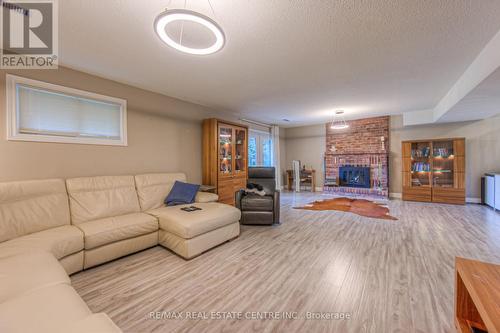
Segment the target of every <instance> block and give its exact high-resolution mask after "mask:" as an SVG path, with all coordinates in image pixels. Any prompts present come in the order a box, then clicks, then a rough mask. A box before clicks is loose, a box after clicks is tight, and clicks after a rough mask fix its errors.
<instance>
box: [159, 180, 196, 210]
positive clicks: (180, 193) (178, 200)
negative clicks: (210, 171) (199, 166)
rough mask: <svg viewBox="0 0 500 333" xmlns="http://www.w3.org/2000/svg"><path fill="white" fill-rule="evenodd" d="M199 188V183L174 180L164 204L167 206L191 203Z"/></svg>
mask: <svg viewBox="0 0 500 333" xmlns="http://www.w3.org/2000/svg"><path fill="white" fill-rule="evenodd" d="M199 188H200V185H196V184H188V183H183V182H179V181H176V182H175V184H174V186H173V187H172V190H170V193H169V194H168V195H167V197H166V198H165V204H166V205H167V206H175V205H183V204H190V203H193V202H194V197H195V196H196V193H197V192H198V189H199Z"/></svg>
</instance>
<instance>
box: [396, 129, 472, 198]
mask: <svg viewBox="0 0 500 333" xmlns="http://www.w3.org/2000/svg"><path fill="white" fill-rule="evenodd" d="M402 155H403V168H402V169H403V170H402V171H403V177H402V178H403V200H411V201H425V202H441V203H451V204H464V203H465V139H463V138H455V139H435V140H415V141H403V142H402Z"/></svg>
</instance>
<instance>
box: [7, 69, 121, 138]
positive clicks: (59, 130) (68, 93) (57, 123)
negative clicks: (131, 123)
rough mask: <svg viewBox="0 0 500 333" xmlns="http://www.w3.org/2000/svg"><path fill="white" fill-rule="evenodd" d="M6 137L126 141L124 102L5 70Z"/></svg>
mask: <svg viewBox="0 0 500 333" xmlns="http://www.w3.org/2000/svg"><path fill="white" fill-rule="evenodd" d="M6 83H7V84H6V86H7V139H8V140H14V141H37V142H57V143H75V144H95V145H114V146H126V145H127V102H126V101H125V100H123V99H119V98H114V97H109V96H103V95H99V94H94V93H90V92H87V91H83V90H77V89H72V88H68V87H63V86H58V85H55V84H50V83H46V82H41V81H36V80H31V79H26V78H22V77H19V76H14V75H10V74H7V77H6Z"/></svg>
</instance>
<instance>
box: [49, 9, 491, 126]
mask: <svg viewBox="0 0 500 333" xmlns="http://www.w3.org/2000/svg"><path fill="white" fill-rule="evenodd" d="M169 2H170V1H169V0H147V1H138V0H105V1H103V0H64V1H60V2H59V3H60V30H59V31H60V55H61V63H62V64H64V65H66V66H68V67H72V68H75V69H79V70H83V71H86V72H89V73H92V74H96V75H99V76H103V77H106V78H110V79H114V80H117V81H120V82H124V83H128V84H131V85H134V86H138V87H141V88H145V89H148V90H152V91H156V92H160V93H163V94H166V95H169V96H173V97H177V98H180V99H183V100H187V101H191V102H194V103H198V104H202V105H206V106H209V107H212V108H214V109H217V110H226V111H231V112H234V113H237V114H239V115H240V116H243V117H246V118H250V119H254V120H260V121H263V122H270V123H279V124H284V125H288V126H295V125H303V124H309V123H318V122H322V121H326V120H329V119H331V116H332V114H333V111H334V110H335V109H345V111H346V117H347V118H359V117H365V116H366V117H369V116H375V115H386V114H399V113H402V112H405V111H412V110H424V109H429V108H432V107H434V106H435V105H436V104H437V103H438V102H439V100H440V99H441V98H442V97H443V96H444V95H445V94H446V93H447V91H448V90H449V89H450V87H451V86H452V85H453V84H454V83H455V81H457V79H458V78H459V77H460V76H461V74H462V73H463V72H464V71H465V70H466V68H467V66H468V65H469V64H470V63H471V62H472V61H473V60H474V58H475V57H476V56H477V55H478V53H479V52H480V51H481V50H482V48H483V47H484V46H485V45H486V43H487V42H488V41H489V40H490V39H491V38H492V37H493V36H494V35H495V33H496V32H497V31H498V30H499V29H500V19H499V17H500V1H499V0H430V1H424V0H368V1H361V0H337V1H332V0H310V1H305V0H272V1H271V0H266V1H264V0H251V1H250V0H211V2H212V5H213V7H214V9H215V19H216V21H218V23H219V24H220V25H221V26H222V27H223V29H224V31H225V33H226V37H227V42H226V47H225V48H224V49H223V50H222V51H221V52H219V53H217V54H214V55H210V56H202V57H200V56H191V55H185V54H181V53H178V52H177V51H175V50H173V49H171V48H169V47H168V46H166V45H164V44H162V43H161V42H160V41H159V40H158V38H157V36H156V35H155V33H154V31H153V21H154V19H155V17H156V16H157V15H158V14H159V13H161V12H162V11H163V10H164V9H165V7H166V6H167V5H168V4H169ZM187 4H188V5H187V7H188V8H189V9H194V10H197V11H200V12H201V13H203V14H206V15H209V16H212V17H213V15H212V13H211V11H210V7H209V6H208V2H207V1H206V0H196V1H195V0H190V1H189V0H188V1H187ZM183 6H184V0H172V1H171V7H175V8H182V7H183ZM193 40H196V38H195V37H193ZM283 118H287V119H290V120H291V122H290V123H288V124H287V123H283V122H282V121H281V119H283Z"/></svg>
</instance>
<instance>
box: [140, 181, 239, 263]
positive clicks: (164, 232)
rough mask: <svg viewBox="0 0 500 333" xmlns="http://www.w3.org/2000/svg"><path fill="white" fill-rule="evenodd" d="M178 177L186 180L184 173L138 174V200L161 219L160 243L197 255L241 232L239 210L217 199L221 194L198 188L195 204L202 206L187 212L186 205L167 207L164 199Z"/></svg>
mask: <svg viewBox="0 0 500 333" xmlns="http://www.w3.org/2000/svg"><path fill="white" fill-rule="evenodd" d="M175 181H183V182H185V181H186V176H185V175H184V174H182V173H177V174H175V173H163V174H144V175H137V176H135V183H136V187H137V194H138V196H139V203H140V205H141V209H142V211H143V212H145V213H147V214H150V215H152V216H155V217H157V218H158V221H159V228H160V230H159V235H158V240H159V244H160V245H162V246H164V247H166V248H168V249H170V250H172V251H174V252H175V253H177V254H178V255H180V256H181V257H183V258H185V259H191V258H193V257H196V256H197V255H199V254H201V253H203V252H205V251H207V250H209V249H211V248H213V247H215V246H217V245H219V244H222V243H224V242H226V241H228V240H231V239H233V238H236V237H238V235H239V234H240V223H239V220H240V218H241V213H240V210H239V209H237V208H235V207H233V206H230V205H226V204H221V203H217V202H216V201H217V200H218V196H217V195H216V194H212V193H204V192H199V193H198V195H197V196H196V199H195V202H196V203H195V206H196V207H199V208H201V210H197V211H193V212H185V211H183V210H181V208H183V207H184V206H190V205H179V206H171V207H166V206H165V204H164V200H165V198H166V197H167V195H168V193H169V192H170V190H171V189H172V187H173V185H174V183H175Z"/></svg>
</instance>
